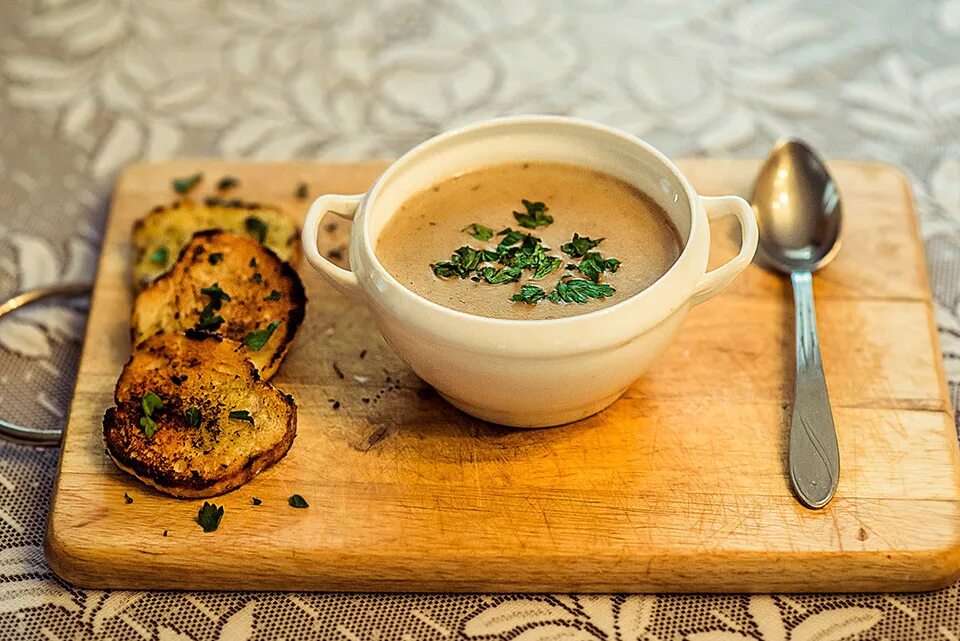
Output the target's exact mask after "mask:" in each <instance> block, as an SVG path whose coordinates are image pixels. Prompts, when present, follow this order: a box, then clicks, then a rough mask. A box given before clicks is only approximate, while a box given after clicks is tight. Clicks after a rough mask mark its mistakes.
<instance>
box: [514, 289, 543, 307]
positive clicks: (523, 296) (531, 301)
mask: <svg viewBox="0 0 960 641" xmlns="http://www.w3.org/2000/svg"><path fill="white" fill-rule="evenodd" d="M546 297H547V292H545V291H543V289H541V288H540V287H539V286H537V285H521V286H520V292H519V293H517V294H514V295H513V296H511V297H510V300H512V301H515V302H517V303H527V304H528V305H536V304H537V303H538V302H539V301H541V300H543V299H544V298H546Z"/></svg>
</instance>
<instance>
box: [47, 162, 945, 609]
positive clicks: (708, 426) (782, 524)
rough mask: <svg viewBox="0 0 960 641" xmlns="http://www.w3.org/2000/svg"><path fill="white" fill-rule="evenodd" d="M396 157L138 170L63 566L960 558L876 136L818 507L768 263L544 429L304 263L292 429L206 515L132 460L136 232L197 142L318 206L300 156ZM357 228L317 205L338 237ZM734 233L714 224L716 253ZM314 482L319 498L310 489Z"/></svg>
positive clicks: (118, 245)
mask: <svg viewBox="0 0 960 641" xmlns="http://www.w3.org/2000/svg"><path fill="white" fill-rule="evenodd" d="M681 165H682V167H683V169H684V170H685V171H686V172H687V175H688V176H689V177H690V178H691V179H692V181H693V183H694V185H695V186H696V188H697V189H698V191H699V192H700V193H702V194H726V193H739V194H745V193H747V190H748V189H749V184H750V181H751V180H752V177H753V175H754V172H755V171H756V169H757V163H756V162H752V161H726V160H702V159H699V160H688V161H686V162H682V163H681ZM383 167H384V165H383V164H382V163H362V164H316V163H307V162H298V163H281V164H247V163H229V162H219V161H177V162H169V163H162V164H152V165H151V164H148V165H137V166H135V167H132V168H131V169H129V171H127V172H126V173H125V174H124V175H123V177H122V178H121V179H120V181H119V183H118V185H117V188H116V192H115V195H114V200H113V206H112V213H111V215H110V219H109V222H108V224H107V230H106V238H105V241H104V246H103V255H102V258H101V262H100V268H99V272H98V275H97V283H96V291H95V293H94V297H93V304H92V308H91V312H90V319H89V322H88V325H87V334H86V343H85V346H84V350H83V357H82V360H81V364H80V369H79V375H78V378H77V386H76V393H75V396H74V400H73V406H72V409H71V411H70V417H69V424H68V427H67V433H66V437H65V441H64V444H63V449H62V454H61V459H60V474H59V477H58V481H57V484H56V488H55V492H54V497H53V504H52V512H51V515H50V520H49V523H48V530H47V537H46V552H47V559H48V561H49V562H50V564H51V566H52V567H53V569H54V570H55V571H56V572H57V573H58V574H59V575H61V576H62V577H63V578H65V579H67V580H68V581H71V582H74V583H77V584H79V585H82V586H85V587H98V588H106V587H111V588H154V589H167V588H175V589H227V590H259V589H267V590H364V591H367V590H369V591H577V592H590V591H625V592H644V591H751V592H768V591H778V592H787V591H862V590H865V591H870V590H883V591H888V590H923V589H931V588H937V587H941V586H945V585H947V584H949V583H950V582H952V581H953V580H955V579H956V578H957V577H958V575H960V476H958V471H960V456H958V447H957V437H956V433H955V430H954V424H953V415H952V412H951V409H950V404H949V401H948V396H947V390H946V386H945V381H944V374H943V369H942V364H941V360H940V354H939V350H938V347H937V339H936V332H935V328H934V321H933V308H932V303H931V297H930V289H929V286H928V284H927V277H926V271H925V267H924V258H923V246H922V243H921V241H920V238H919V236H918V231H917V220H916V213H915V211H914V206H913V203H912V200H911V195H910V188H909V186H908V183H907V181H906V180H905V178H904V176H903V175H902V174H901V173H900V172H899V171H897V170H895V169H893V168H891V167H887V166H883V165H876V164H862V163H854V162H843V161H838V162H835V163H832V164H831V167H832V170H833V171H834V172H835V174H836V176H837V178H838V179H839V183H840V187H841V190H842V194H843V198H844V215H845V221H844V223H845V227H844V233H843V242H844V248H843V251H842V252H841V253H840V255H839V257H838V258H837V260H836V261H835V262H834V263H833V264H832V265H830V266H829V267H828V268H826V269H825V270H824V271H823V272H822V273H821V274H820V275H818V276H817V277H816V297H817V312H818V314H819V322H820V336H821V339H822V343H823V361H824V369H825V370H826V375H827V381H828V384H829V388H830V394H831V398H832V401H833V406H834V413H835V417H836V424H837V429H838V431H839V441H840V456H841V461H842V473H841V479H840V487H839V490H838V491H837V495H836V498H835V499H834V501H833V502H832V503H831V504H830V506H829V507H828V508H827V509H825V510H823V511H820V512H811V511H808V510H806V509H804V508H802V507H800V506H799V505H798V504H797V503H796V501H794V499H793V498H792V496H791V494H790V489H789V483H788V479H787V473H786V443H787V426H788V422H789V417H790V403H791V396H792V388H793V311H792V304H791V299H790V291H789V288H788V286H787V285H786V284H785V283H784V281H783V280H782V279H780V278H778V277H775V276H773V275H770V274H768V273H766V272H764V271H761V270H760V269H759V268H756V267H751V268H750V269H749V270H748V271H747V272H746V273H745V274H744V275H743V276H742V277H741V278H739V279H738V280H737V281H736V282H735V283H734V285H733V286H732V287H731V289H730V290H729V291H728V292H727V293H726V294H724V295H722V296H720V297H718V298H716V299H714V300H712V301H710V302H708V303H707V304H704V305H702V306H700V307H697V308H696V309H694V310H693V311H692V313H691V314H690V316H689V318H688V319H687V321H686V324H685V326H684V328H683V330H682V331H681V333H680V334H679V336H678V338H677V340H676V341H675V342H674V343H673V344H672V345H671V346H670V347H669V348H668V350H667V351H666V353H665V354H664V355H663V356H662V358H661V359H660V360H659V361H658V362H657V363H656V364H655V366H654V367H653V368H652V370H651V371H650V372H649V373H648V375H647V376H646V377H645V378H643V379H642V380H640V381H639V382H637V383H636V385H634V387H633V388H632V389H631V390H630V391H629V392H628V393H627V394H626V396H625V397H624V398H623V399H622V400H620V401H618V402H617V403H616V404H614V405H613V406H612V407H611V408H610V409H608V410H607V411H605V412H603V413H601V414H600V415H598V416H596V417H593V418H590V419H587V420H584V421H582V422H580V423H576V424H573V425H569V426H565V427H560V428H552V429H544V430H532V431H530V430H511V429H505V428H500V427H495V426H492V425H488V424H485V423H482V422H480V421H477V420H474V419H471V418H469V417H467V416H466V415H464V414H462V413H460V412H459V411H457V410H455V409H453V408H452V407H450V406H448V405H447V404H446V403H444V402H443V401H442V400H440V399H439V398H437V397H436V395H434V394H432V393H431V392H430V390H429V389H427V388H426V387H425V386H424V385H423V384H422V383H421V382H420V381H419V380H418V379H417V378H416V376H414V375H413V374H412V373H411V372H410V371H409V370H407V369H406V368H405V367H404V366H403V365H402V364H401V363H400V362H399V361H398V359H397V357H396V356H395V355H394V354H393V352H391V350H390V349H389V348H388V347H387V345H386V344H385V343H384V341H383V340H382V339H381V338H380V337H379V335H378V334H377V331H376V329H375V328H374V327H373V325H372V323H371V320H370V316H369V315H368V314H367V313H366V312H365V311H364V309H363V308H362V307H360V306H358V305H356V304H353V303H350V302H348V301H347V300H345V299H344V298H343V297H341V296H339V295H338V294H336V293H335V292H334V291H333V290H332V289H331V288H329V287H328V286H326V285H325V284H324V283H323V282H322V281H321V279H320V277H319V276H318V275H317V274H316V273H314V272H313V270H311V269H310V268H309V267H308V266H306V265H301V266H300V267H299V271H300V273H301V275H302V276H303V279H304V281H305V283H306V287H307V292H308V295H309V299H310V302H309V306H308V309H307V321H306V323H305V325H304V326H303V327H302V329H301V331H300V334H299V336H298V337H297V340H296V342H295V343H294V347H293V349H292V351H291V353H290V356H289V357H288V359H287V361H286V363H285V364H284V365H283V367H282V368H281V370H280V373H279V375H278V376H277V377H276V378H275V379H274V380H275V383H276V385H278V386H279V387H281V388H282V389H284V390H285V391H288V392H290V393H292V394H293V396H294V397H295V398H296V401H297V404H298V406H299V431H298V435H297V440H296V443H295V444H294V446H293V448H292V450H291V451H290V453H289V455H288V456H287V457H286V458H285V459H284V460H283V461H282V462H280V463H279V464H278V465H276V466H275V467H274V468H273V469H271V470H269V471H267V472H265V473H264V474H262V475H261V476H260V477H258V478H257V479H256V480H254V481H253V482H252V483H250V484H248V485H246V486H245V487H243V488H241V489H239V490H237V491H235V492H232V493H230V494H228V495H226V496H223V497H220V498H218V499H216V502H217V503H219V504H222V505H223V506H224V507H225V515H224V517H223V521H222V523H221V525H220V529H219V530H217V531H216V532H214V533H210V534H205V533H204V532H203V531H202V530H201V528H200V527H199V526H198V525H197V523H196V522H195V518H196V514H197V510H198V508H199V506H200V505H201V504H202V501H192V500H191V501H184V500H176V499H171V498H168V497H166V496H164V495H161V494H159V493H157V492H154V491H152V490H150V489H149V488H147V487H145V486H144V485H142V484H140V483H139V482H138V481H136V480H135V479H133V478H131V477H129V476H127V475H126V474H123V473H121V472H120V471H119V470H118V469H117V468H116V467H114V465H113V463H111V461H110V460H109V459H108V458H107V456H106V455H105V454H104V449H103V444H102V442H101V435H100V430H101V428H100V425H101V417H102V415H103V412H104V410H105V409H106V408H107V407H108V406H109V405H111V403H112V391H113V387H114V383H115V381H116V379H117V376H118V374H119V373H120V370H121V367H122V366H123V363H124V362H125V361H126V360H127V358H128V356H129V352H130V345H129V333H128V327H127V318H128V315H129V311H130V305H131V293H130V288H129V286H128V283H129V281H130V277H129V271H128V270H129V264H130V245H129V233H130V228H131V225H132V224H133V221H134V220H135V219H136V218H137V217H139V216H141V215H143V213H144V212H146V211H147V210H148V209H150V208H151V207H153V206H154V205H156V204H158V203H164V202H169V201H170V200H171V199H172V198H173V196H174V194H173V192H172V191H171V189H170V179H171V177H173V176H178V175H185V174H188V173H192V172H194V171H197V170H202V171H203V172H204V174H205V176H206V180H205V182H204V184H203V185H202V186H201V189H200V190H199V191H200V193H199V194H198V195H199V196H202V195H203V193H204V192H205V190H206V189H213V187H212V184H213V183H214V182H215V181H216V180H217V179H218V178H219V177H220V176H222V175H225V174H230V175H234V176H237V177H239V178H240V180H241V182H242V185H241V187H240V188H239V189H238V190H237V192H236V193H237V195H238V196H242V197H245V198H249V199H254V200H258V201H261V202H277V203H279V204H280V205H282V206H284V207H285V208H287V209H288V210H289V211H290V212H291V213H293V214H294V215H296V216H301V215H302V214H303V212H304V210H305V208H306V206H307V204H308V201H301V200H298V199H296V197H295V196H294V191H295V189H296V187H297V185H298V184H299V183H300V182H301V181H304V182H306V183H308V184H309V186H310V194H311V195H316V194H320V193H323V192H342V193H353V192H360V191H363V190H365V189H366V188H367V186H368V185H369V184H370V183H371V182H372V181H373V179H374V178H375V177H376V176H377V174H378V173H379V172H380V171H381V170H382V168H383ZM345 232H346V230H345V229H343V228H338V229H337V230H334V231H333V232H328V231H324V232H323V233H322V234H321V235H322V236H323V243H324V246H325V247H326V248H328V249H336V248H337V247H338V246H339V244H340V243H342V242H343V239H344V234H345ZM736 236H738V234H737V233H736V230H735V228H733V227H732V223H731V226H730V227H715V228H714V237H715V241H714V248H713V257H712V262H713V263H718V262H719V261H720V260H721V259H723V258H724V257H726V256H730V255H732V253H733V252H734V251H735V247H734V241H733V238H734V237H736ZM334 363H336V364H337V366H338V368H339V369H340V370H341V371H342V372H343V374H344V377H343V378H342V379H341V378H339V377H338V375H337V373H336V372H335V371H334V366H333V365H334ZM334 400H337V401H339V402H340V406H339V409H334V405H333V401H334ZM124 493H127V494H128V495H129V496H130V497H132V498H133V502H132V503H127V502H126V501H125V498H124ZM294 493H298V494H301V495H303V496H304V497H305V498H306V499H307V501H308V502H309V503H310V507H309V508H308V509H306V510H303V509H293V508H291V507H289V506H288V505H287V499H288V497H289V496H290V495H291V494H294ZM252 497H258V498H260V499H262V501H263V503H262V505H260V506H256V507H255V506H253V505H252V503H251V498H252Z"/></svg>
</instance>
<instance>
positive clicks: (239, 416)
mask: <svg viewBox="0 0 960 641" xmlns="http://www.w3.org/2000/svg"><path fill="white" fill-rule="evenodd" d="M230 418H232V419H234V420H237V421H246V422H247V423H250V425H253V417H252V416H250V412H248V411H247V410H231V411H230Z"/></svg>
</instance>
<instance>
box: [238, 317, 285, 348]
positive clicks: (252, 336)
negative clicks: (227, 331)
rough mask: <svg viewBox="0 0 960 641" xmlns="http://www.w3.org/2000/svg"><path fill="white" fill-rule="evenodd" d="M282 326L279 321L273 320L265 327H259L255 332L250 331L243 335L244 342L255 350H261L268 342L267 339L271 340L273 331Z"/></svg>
mask: <svg viewBox="0 0 960 641" xmlns="http://www.w3.org/2000/svg"><path fill="white" fill-rule="evenodd" d="M278 327H280V322H279V321H273V322H272V323H270V324H269V325H267V326H266V327H264V328H263V329H258V330H257V331H255V332H250V333H249V334H247V335H246V336H244V337H243V343H244V344H245V345H246V346H247V347H249V348H250V349H252V350H253V351H255V352H259V351H260V350H261V349H263V346H264V345H266V344H267V341H268V340H270V337H271V336H273V332H274V331H275V330H276V329H277V328H278Z"/></svg>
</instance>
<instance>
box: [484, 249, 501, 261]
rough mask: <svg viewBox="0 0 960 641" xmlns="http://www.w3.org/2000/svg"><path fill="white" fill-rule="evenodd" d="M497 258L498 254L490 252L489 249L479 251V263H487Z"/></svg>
mask: <svg viewBox="0 0 960 641" xmlns="http://www.w3.org/2000/svg"><path fill="white" fill-rule="evenodd" d="M498 258H500V254H498V253H497V252H494V251H490V250H489V249H481V250H480V262H488V261H492V260H497V259H498Z"/></svg>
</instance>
